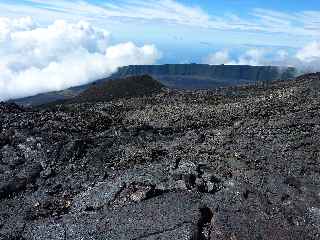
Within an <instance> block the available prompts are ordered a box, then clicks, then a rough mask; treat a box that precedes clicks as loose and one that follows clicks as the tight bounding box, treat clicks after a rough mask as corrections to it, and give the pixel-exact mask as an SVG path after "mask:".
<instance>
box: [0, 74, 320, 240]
mask: <svg viewBox="0 0 320 240" xmlns="http://www.w3.org/2000/svg"><path fill="white" fill-rule="evenodd" d="M319 83H320V74H310V75H306V76H302V77H300V78H298V79H296V80H292V81H277V82H273V83H272V84H270V85H269V86H267V88H266V86H242V87H232V88H223V89H218V90H213V91H179V90H169V91H165V92H160V93H158V94H155V95H152V96H149V97H143V98H137V97H135V98H127V97H126V98H124V99H123V98H122V99H118V100H115V101H112V102H103V101H102V102H99V103H72V104H66V105H58V106H57V107H56V108H54V109H40V110H35V109H22V108H20V107H18V106H17V105H14V104H0V126H1V129H0V239H1V240H2V239H4V240H12V239H23V240H34V239H37V240H60V239H70V240H71V239H72V240H80V239H112V240H125V239H130V240H134V239H145V240H155V239H176V240H190V239H193V240H199V239H201V240H218V239H219V240H220V239H221V240H230V239H237V240H251V239H252V240H256V239H262V240H270V239H271V240H276V239H281V240H293V239H294V240H305V239H309V240H318V239H319V236H320V195H319V192H320V151H319V149H320V84H319Z"/></svg>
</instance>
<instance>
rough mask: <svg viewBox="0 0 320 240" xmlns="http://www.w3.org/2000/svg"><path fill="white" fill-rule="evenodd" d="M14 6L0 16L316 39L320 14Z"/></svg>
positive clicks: (170, 0)
mask: <svg viewBox="0 0 320 240" xmlns="http://www.w3.org/2000/svg"><path fill="white" fill-rule="evenodd" d="M24 2H27V3H29V4H28V5H26V4H19V3H15V4H14V6H13V5H12V4H8V3H0V9H2V10H1V13H2V15H3V14H6V15H10V16H17V15H18V16H25V15H32V16H37V17H39V18H40V17H41V18H45V19H48V18H49V19H51V20H52V19H55V18H57V17H59V18H63V19H73V20H75V19H76V20H78V19H86V20H94V21H97V22H100V23H101V22H102V23H103V22H105V21H106V20H107V19H109V20H110V19H112V20H116V21H120V22H122V21H134V22H140V21H149V22H150V21H154V22H162V23H172V24H178V25H186V26H193V27H200V28H210V29H220V30H241V31H251V32H267V33H282V34H290V35H296V36H319V35H320V32H319V27H320V24H319V23H320V17H319V16H320V11H299V12H281V11H274V10H270V9H261V8H256V9H252V10H251V11H249V12H248V15H247V16H245V17H244V16H241V17H240V16H238V15H236V14H234V13H231V14H230V13H221V14H220V15H214V14H209V13H207V12H206V11H205V10H203V9H201V8H200V7H199V6H192V5H188V4H183V3H181V2H180V1H177V0H161V1H159V0H130V1H129V0H121V1H120V0H119V1H116V2H114V3H112V4H111V3H104V4H94V3H90V2H88V1H84V0H81V1H80V0H75V1H69V0H55V1H45V0H26V1H24Z"/></svg>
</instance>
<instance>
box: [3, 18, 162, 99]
mask: <svg viewBox="0 0 320 240" xmlns="http://www.w3.org/2000/svg"><path fill="white" fill-rule="evenodd" d="M160 55H161V54H160V52H159V51H158V50H157V49H156V47H155V46H153V45H145V46H142V47H138V46H136V45H135V44H133V43H131V42H128V43H121V44H117V45H113V46H110V45H109V33H108V32H106V31H104V30H100V29H95V28H94V27H92V26H91V25H90V24H89V23H87V22H79V23H77V24H70V23H67V22H65V21H56V22H54V23H53V24H52V25H50V26H48V27H45V28H43V27H38V26H37V25H36V24H35V23H34V22H33V21H32V19H31V18H23V19H15V20H10V19H7V18H0V100H7V99H12V98H17V97H24V96H30V95H34V94H37V93H41V92H47V91H55V90H61V89H65V88H68V87H71V86H76V85H81V84H85V83H88V82H90V81H93V80H96V79H99V78H102V77H107V76H108V75H110V74H111V73H113V72H114V71H116V70H117V68H118V67H120V66H125V65H130V64H153V63H155V61H156V60H157V59H159V58H160Z"/></svg>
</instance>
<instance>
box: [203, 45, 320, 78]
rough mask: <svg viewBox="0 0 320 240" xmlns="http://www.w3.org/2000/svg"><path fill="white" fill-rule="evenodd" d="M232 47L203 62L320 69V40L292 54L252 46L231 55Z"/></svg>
mask: <svg viewBox="0 0 320 240" xmlns="http://www.w3.org/2000/svg"><path fill="white" fill-rule="evenodd" d="M230 52H231V50H230V49H224V50H221V51H217V52H215V53H211V54H209V55H208V56H207V57H205V58H204V60H203V62H204V63H207V64H211V65H218V64H227V65H253V66H259V65H275V66H284V67H288V66H291V67H295V68H297V69H299V70H301V71H302V72H314V71H320V42H319V41H314V42H311V43H309V44H307V45H305V46H304V47H302V48H301V49H299V50H297V51H296V53H292V54H290V53H289V52H288V51H286V50H284V49H272V48H251V49H247V50H245V51H243V52H242V53H241V54H238V55H237V57H236V58H232V57H230Z"/></svg>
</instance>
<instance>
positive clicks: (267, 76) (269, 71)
mask: <svg viewBox="0 0 320 240" xmlns="http://www.w3.org/2000/svg"><path fill="white" fill-rule="evenodd" d="M145 74H147V75H150V76H152V77H153V78H154V79H157V80H159V81H160V82H161V83H162V84H164V85H165V86H167V87H170V88H176V89H192V90H196V89H213V88H217V87H226V86H235V85H239V84H248V83H255V82H258V81H263V82H268V81H271V80H277V79H290V78H293V77H294V76H295V75H296V70H295V69H294V68H279V67H270V66H258V67H256V66H228V65H217V66H211V65H205V64H167V65H139V66H127V67H122V68H120V69H119V71H117V72H116V73H115V74H113V75H112V76H111V77H109V78H106V79H101V80H98V81H96V84H97V85H100V84H103V83H104V82H106V81H108V80H110V79H114V80H116V79H123V78H127V77H130V76H141V75H145ZM90 87H91V84H87V85H83V86H78V87H73V88H70V89H67V90H64V91H58V92H51V93H44V94H39V95H36V96H33V97H27V98H22V99H17V100H14V102H16V103H18V104H21V105H31V106H32V105H41V104H46V103H50V102H54V101H58V100H66V99H71V98H74V97H76V96H78V95H79V94H81V93H82V92H83V91H85V90H86V89H88V88H90Z"/></svg>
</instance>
